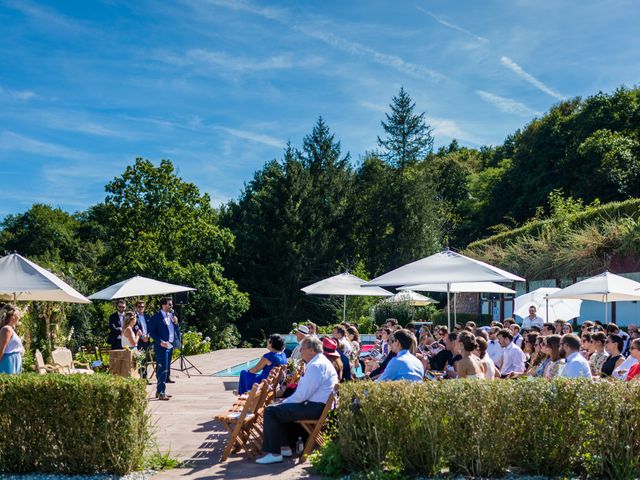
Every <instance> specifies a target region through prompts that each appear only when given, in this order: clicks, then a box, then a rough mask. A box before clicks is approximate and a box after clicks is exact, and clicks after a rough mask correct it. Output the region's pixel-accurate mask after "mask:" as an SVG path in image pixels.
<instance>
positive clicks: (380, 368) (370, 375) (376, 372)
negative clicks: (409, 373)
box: [364, 337, 396, 380]
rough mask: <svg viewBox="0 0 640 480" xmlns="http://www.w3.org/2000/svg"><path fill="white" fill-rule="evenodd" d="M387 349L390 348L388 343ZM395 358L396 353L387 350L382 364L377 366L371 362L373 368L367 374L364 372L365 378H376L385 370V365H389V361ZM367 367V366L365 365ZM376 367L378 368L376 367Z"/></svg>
mask: <svg viewBox="0 0 640 480" xmlns="http://www.w3.org/2000/svg"><path fill="white" fill-rule="evenodd" d="M389 338H391V337H389ZM389 348H391V343H389ZM395 357H396V352H394V351H393V350H392V349H391V350H389V354H388V355H387V356H386V357H384V360H383V361H382V363H381V364H380V365H378V364H377V363H376V362H375V361H374V362H371V365H372V367H373V368H371V369H370V370H369V371H368V372H365V375H364V376H365V378H371V379H372V380H373V379H375V378H377V377H378V376H380V375H382V373H383V372H384V371H385V369H386V368H387V365H389V362H390V361H391V360H393V359H394V358H395ZM367 365H369V364H367ZM376 365H378V366H376Z"/></svg>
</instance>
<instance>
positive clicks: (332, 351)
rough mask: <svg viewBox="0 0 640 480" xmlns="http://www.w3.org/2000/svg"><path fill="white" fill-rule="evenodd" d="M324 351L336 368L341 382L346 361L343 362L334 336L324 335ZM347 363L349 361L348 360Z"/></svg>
mask: <svg viewBox="0 0 640 480" xmlns="http://www.w3.org/2000/svg"><path fill="white" fill-rule="evenodd" d="M322 353H323V354H324V356H325V357H327V358H328V359H329V361H330V362H331V365H333V368H335V369H336V373H337V374H338V381H339V382H341V381H342V372H343V370H344V363H342V359H341V358H340V353H338V342H337V341H336V340H335V339H333V338H328V337H324V338H323V339H322ZM347 363H349V362H348V361H347Z"/></svg>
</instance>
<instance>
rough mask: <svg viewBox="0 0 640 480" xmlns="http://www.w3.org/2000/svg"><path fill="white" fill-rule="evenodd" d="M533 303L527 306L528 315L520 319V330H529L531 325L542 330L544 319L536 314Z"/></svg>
mask: <svg viewBox="0 0 640 480" xmlns="http://www.w3.org/2000/svg"><path fill="white" fill-rule="evenodd" d="M536 312H537V310H536V307H535V305H531V306H530V307H529V316H528V317H524V320H522V330H531V327H538V328H539V329H540V331H542V326H543V325H544V320H543V319H542V318H541V317H539V316H538V315H537V313H536Z"/></svg>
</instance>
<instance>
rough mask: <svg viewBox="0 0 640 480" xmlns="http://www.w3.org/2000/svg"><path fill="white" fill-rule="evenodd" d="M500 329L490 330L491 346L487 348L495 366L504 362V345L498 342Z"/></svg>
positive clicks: (492, 328)
mask: <svg viewBox="0 0 640 480" xmlns="http://www.w3.org/2000/svg"><path fill="white" fill-rule="evenodd" d="M499 331H500V329H499V328H498V327H491V328H490V329H489V345H488V346H487V353H488V354H489V357H491V360H493V363H494V364H495V365H497V364H499V363H501V362H502V345H500V342H499V341H498V332H499Z"/></svg>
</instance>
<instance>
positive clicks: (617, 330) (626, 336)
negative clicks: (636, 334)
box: [606, 323, 629, 355]
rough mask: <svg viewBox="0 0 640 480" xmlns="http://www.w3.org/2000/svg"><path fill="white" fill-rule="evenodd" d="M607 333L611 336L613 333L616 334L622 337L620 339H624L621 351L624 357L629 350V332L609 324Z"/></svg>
mask: <svg viewBox="0 0 640 480" xmlns="http://www.w3.org/2000/svg"><path fill="white" fill-rule="evenodd" d="M606 333H607V335H611V334H612V333H615V334H616V335H620V337H621V338H622V341H623V342H624V343H623V346H622V349H621V350H620V353H622V354H623V355H624V354H625V352H626V351H627V348H628V347H629V334H627V332H625V331H624V330H622V329H621V328H620V327H619V326H618V325H616V324H615V323H607V326H606Z"/></svg>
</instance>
